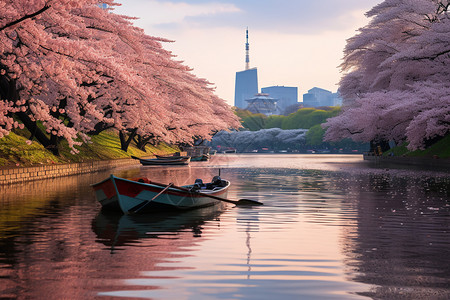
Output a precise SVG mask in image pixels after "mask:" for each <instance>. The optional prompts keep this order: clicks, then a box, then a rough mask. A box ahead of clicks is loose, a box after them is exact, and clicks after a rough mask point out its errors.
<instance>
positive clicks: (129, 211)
mask: <svg viewBox="0 0 450 300" xmlns="http://www.w3.org/2000/svg"><path fill="white" fill-rule="evenodd" d="M171 186H173V183H172V182H171V183H169V184H168V185H167V186H166V187H165V188H164V189H162V190H161V192H159V193H158V195H156V196H155V197H153V198H152V199H150V200H147V201H144V202H141V203H139V204H138V205H136V206H133V207H132V208H130V209H129V210H128V212H127V214H135V213H137V212H138V211H140V210H141V209H142V208H143V207H144V206H146V205H147V204H149V203H150V202H152V201H153V200H155V199H156V198H158V197H159V196H160V195H161V194H162V193H164V192H165V191H167V189H168V188H170V187H171Z"/></svg>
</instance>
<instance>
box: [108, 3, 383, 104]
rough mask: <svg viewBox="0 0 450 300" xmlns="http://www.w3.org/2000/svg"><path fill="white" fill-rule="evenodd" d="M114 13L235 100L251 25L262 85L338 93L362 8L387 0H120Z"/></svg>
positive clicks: (253, 57)
mask: <svg viewBox="0 0 450 300" xmlns="http://www.w3.org/2000/svg"><path fill="white" fill-rule="evenodd" d="M118 2H120V3H122V6H121V7H118V8H116V12H117V13H120V14H125V15H128V16H133V17H138V18H139V19H138V20H136V21H135V25H136V26H138V27H141V28H144V29H145V31H146V33H147V34H149V35H152V36H158V37H163V38H167V39H170V40H174V41H175V42H174V43H170V44H165V48H166V49H168V50H171V51H173V53H174V54H175V55H177V57H178V58H179V59H180V60H182V61H184V64H185V65H188V66H189V67H191V68H193V69H194V71H193V72H194V74H196V75H197V76H198V77H202V78H206V79H207V80H209V81H210V82H212V83H214V85H215V86H216V88H217V89H216V93H217V95H219V96H220V97H222V98H223V99H225V100H226V101H227V102H228V103H229V104H230V105H233V104H234V81H235V74H236V72H237V71H242V70H244V68H245V29H246V28H247V27H248V29H249V43H250V67H257V68H258V81H259V89H261V88H262V87H267V86H273V85H284V86H295V87H298V89H299V101H302V95H303V94H304V93H306V92H307V91H308V90H309V89H311V88H313V87H314V86H317V87H320V88H324V89H327V90H330V91H332V92H335V91H336V90H337V83H338V82H339V78H340V73H339V68H338V66H339V64H340V63H341V59H342V56H343V48H344V46H345V43H346V39H348V38H350V37H352V36H354V35H355V34H356V30H357V29H358V28H360V27H362V26H364V25H366V24H367V23H368V21H369V20H368V19H367V18H366V17H365V15H364V13H365V12H367V11H368V10H369V9H371V8H372V7H373V6H374V5H376V4H378V3H381V2H382V0H321V1H315V0H240V1H238V0H225V1H223V0H211V1H210V0H185V1H179V0H170V1H165V0H118Z"/></svg>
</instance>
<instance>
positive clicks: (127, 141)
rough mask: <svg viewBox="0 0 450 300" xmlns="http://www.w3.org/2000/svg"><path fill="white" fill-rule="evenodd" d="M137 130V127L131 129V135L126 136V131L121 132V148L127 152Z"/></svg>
mask: <svg viewBox="0 0 450 300" xmlns="http://www.w3.org/2000/svg"><path fill="white" fill-rule="evenodd" d="M136 132H137V128H135V129H133V130H131V132H130V135H129V136H128V138H127V136H126V133H124V132H123V131H120V132H119V138H120V149H121V150H123V151H125V152H127V151H128V147H129V146H130V143H131V141H132V140H133V138H134V137H135V136H136Z"/></svg>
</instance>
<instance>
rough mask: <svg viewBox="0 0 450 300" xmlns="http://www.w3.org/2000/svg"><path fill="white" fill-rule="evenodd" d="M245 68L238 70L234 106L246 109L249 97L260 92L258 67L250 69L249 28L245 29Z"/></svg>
mask: <svg viewBox="0 0 450 300" xmlns="http://www.w3.org/2000/svg"><path fill="white" fill-rule="evenodd" d="M245 38H246V42H245V70H244V71H240V72H236V84H235V86H234V106H236V107H239V108H243V109H245V108H246V107H247V101H245V100H247V99H250V98H252V97H253V96H254V95H255V94H257V93H258V72H257V69H256V68H252V69H250V54H249V51H250V45H249V43H248V28H247V30H246V31H245Z"/></svg>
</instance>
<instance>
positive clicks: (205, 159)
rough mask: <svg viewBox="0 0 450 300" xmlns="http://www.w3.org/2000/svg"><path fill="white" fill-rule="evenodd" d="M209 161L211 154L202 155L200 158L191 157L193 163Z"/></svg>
mask: <svg viewBox="0 0 450 300" xmlns="http://www.w3.org/2000/svg"><path fill="white" fill-rule="evenodd" d="M207 160H209V154H202V155H199V156H193V157H191V161H207Z"/></svg>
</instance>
